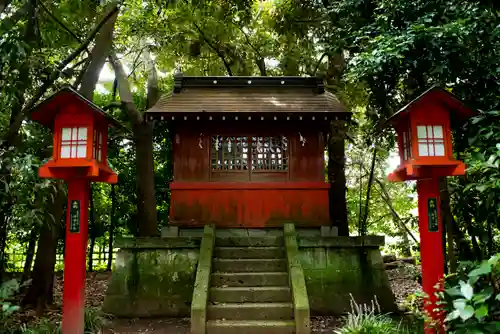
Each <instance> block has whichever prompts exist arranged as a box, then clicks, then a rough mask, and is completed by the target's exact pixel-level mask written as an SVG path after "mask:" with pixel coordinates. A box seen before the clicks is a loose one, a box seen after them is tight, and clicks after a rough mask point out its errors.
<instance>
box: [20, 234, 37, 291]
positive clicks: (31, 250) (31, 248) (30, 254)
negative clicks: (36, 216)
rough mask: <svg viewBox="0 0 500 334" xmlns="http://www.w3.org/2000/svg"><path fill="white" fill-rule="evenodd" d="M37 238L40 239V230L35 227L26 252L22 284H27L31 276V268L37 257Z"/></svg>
mask: <svg viewBox="0 0 500 334" xmlns="http://www.w3.org/2000/svg"><path fill="white" fill-rule="evenodd" d="M37 237H38V228H37V227H36V226H34V227H33V229H32V230H31V233H30V241H29V243H28V249H27V250H26V261H24V270H23V276H22V277H21V283H24V282H26V281H27V280H28V277H29V276H30V274H31V266H32V264H33V258H34V257H35V247H36V239H37Z"/></svg>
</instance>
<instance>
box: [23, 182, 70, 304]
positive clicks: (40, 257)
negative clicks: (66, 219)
mask: <svg viewBox="0 0 500 334" xmlns="http://www.w3.org/2000/svg"><path fill="white" fill-rule="evenodd" d="M55 189H56V193H55V194H54V202H53V203H51V205H50V209H49V213H50V214H51V215H47V218H46V222H45V224H43V225H42V227H41V229H40V237H39V239H38V248H37V251H36V257H35V265H34V267H33V272H32V273H31V286H30V287H29V289H28V292H27V293H26V296H25V297H24V299H23V305H25V306H28V307H32V308H35V309H36V311H37V314H42V313H43V311H44V310H45V308H46V307H47V305H50V304H52V303H53V283H54V282H53V281H54V266H55V264H56V251H57V241H58V240H59V236H60V234H61V230H62V224H61V218H62V216H63V212H64V204H65V201H66V196H65V192H64V190H63V188H62V184H61V183H59V182H58V183H57V186H56V188H55ZM52 217H53V218H54V220H52Z"/></svg>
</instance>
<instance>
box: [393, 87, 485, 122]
mask: <svg viewBox="0 0 500 334" xmlns="http://www.w3.org/2000/svg"><path fill="white" fill-rule="evenodd" d="M428 104H438V105H441V106H443V107H444V108H445V109H446V110H447V111H449V112H450V118H451V119H455V120H458V121H460V122H463V121H465V120H466V119H468V118H470V117H473V116H475V115H476V114H477V112H476V111H475V110H474V109H472V108H469V107H468V106H466V105H465V103H463V102H462V100H460V99H459V98H458V97H457V96H456V95H454V94H453V93H451V92H449V91H447V90H446V89H443V88H441V87H438V86H432V87H431V88H429V89H427V90H426V91H425V92H423V93H422V94H420V96H418V97H417V98H416V99H414V100H413V101H411V102H410V103H408V104H407V105H405V106H404V107H403V108H401V109H400V110H399V111H397V112H396V113H395V114H394V115H392V116H391V117H390V118H389V119H387V121H386V122H385V123H384V127H387V126H389V125H392V124H393V123H394V122H396V121H397V120H398V119H399V118H401V117H405V116H407V115H408V114H409V113H410V112H411V111H412V110H415V109H418V108H420V107H422V106H424V105H428Z"/></svg>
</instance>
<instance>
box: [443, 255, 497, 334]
mask: <svg viewBox="0 0 500 334" xmlns="http://www.w3.org/2000/svg"><path fill="white" fill-rule="evenodd" d="M499 260H500V254H497V255H495V256H492V257H491V258H490V259H489V260H485V261H483V262H481V263H480V264H473V263H470V262H463V263H461V266H460V267H459V270H458V272H457V273H456V274H453V275H450V276H448V277H447V278H446V280H445V289H444V292H442V293H439V294H438V295H439V296H440V299H441V304H442V305H443V306H444V310H445V311H446V313H447V316H446V320H445V321H446V325H447V328H448V333H456V334H461V333H464V334H465V333H498V331H500V321H498V315H499V314H500V262H499Z"/></svg>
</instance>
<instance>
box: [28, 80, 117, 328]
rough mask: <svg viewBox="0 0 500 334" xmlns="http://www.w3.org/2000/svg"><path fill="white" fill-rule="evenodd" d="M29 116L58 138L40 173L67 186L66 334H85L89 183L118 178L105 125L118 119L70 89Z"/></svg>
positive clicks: (107, 181) (114, 123)
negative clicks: (109, 159)
mask: <svg viewBox="0 0 500 334" xmlns="http://www.w3.org/2000/svg"><path fill="white" fill-rule="evenodd" d="M31 115H32V119H33V120H35V121H38V122H40V123H41V124H43V125H45V126H47V127H49V128H51V129H52V130H53V136H54V148H53V155H52V159H50V160H49V161H48V162H47V163H45V164H44V165H43V166H41V167H40V169H39V170H38V174H39V176H40V177H42V178H52V179H62V180H65V181H66V182H67V184H68V207H67V216H66V249H65V257H64V292H63V319H62V332H63V334H83V333H84V325H85V319H84V315H85V278H86V254H87V239H88V209H89V195H90V182H91V181H95V182H106V183H112V184H114V183H116V182H117V181H118V176H117V175H116V173H115V172H114V171H113V170H112V169H111V168H110V167H109V166H108V163H107V159H106V158H107V156H106V153H107V148H106V144H107V130H108V129H107V128H108V126H109V125H117V123H116V122H114V121H113V120H112V119H110V118H109V117H108V116H106V115H105V114H104V113H103V111H102V110H101V109H100V108H99V107H97V106H96V105H94V104H93V103H92V102H90V101H89V100H87V99H86V98H85V97H83V96H81V95H80V94H78V92H76V91H75V90H73V89H72V88H69V87H68V88H64V89H62V90H61V91H59V92H58V93H56V94H54V95H53V96H51V97H49V98H48V99H47V100H45V101H44V102H42V103H41V104H40V105H38V106H37V107H36V108H35V110H34V111H32V112H31Z"/></svg>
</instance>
